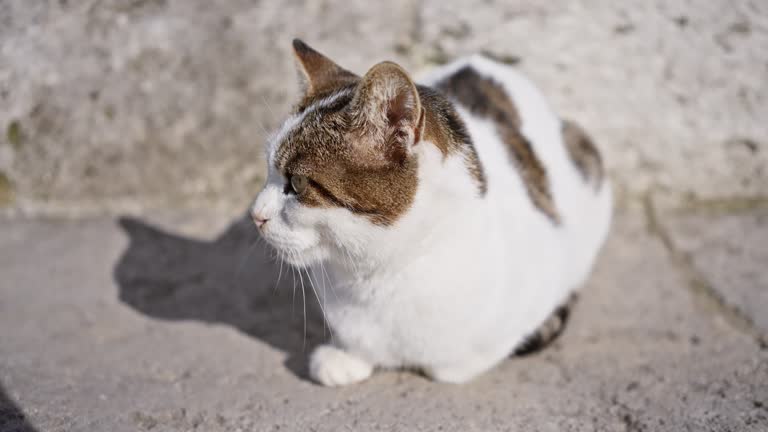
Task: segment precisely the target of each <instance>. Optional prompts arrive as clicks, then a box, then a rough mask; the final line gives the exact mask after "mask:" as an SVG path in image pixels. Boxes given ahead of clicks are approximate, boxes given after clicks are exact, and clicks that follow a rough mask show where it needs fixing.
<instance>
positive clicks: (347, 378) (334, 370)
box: [309, 345, 373, 387]
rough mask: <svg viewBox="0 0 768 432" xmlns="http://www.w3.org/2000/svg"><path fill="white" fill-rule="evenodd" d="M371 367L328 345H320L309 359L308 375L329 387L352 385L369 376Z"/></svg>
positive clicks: (371, 370)
mask: <svg viewBox="0 0 768 432" xmlns="http://www.w3.org/2000/svg"><path fill="white" fill-rule="evenodd" d="M372 372H373V366H371V365H370V364H368V363H366V362H365V361H364V360H362V359H360V358H358V357H355V356H354V355H352V354H349V353H347V352H345V351H342V350H340V349H338V348H336V347H333V346H330V345H321V346H319V347H317V348H316V349H315V351H314V352H313V353H312V355H311V356H310V358H309V375H310V376H311V377H312V379H313V380H315V381H317V382H318V383H320V384H322V385H324V386H329V387H336V386H344V385H349V384H354V383H357V382H360V381H363V380H364V379H366V378H368V377H370V376H371V373H372Z"/></svg>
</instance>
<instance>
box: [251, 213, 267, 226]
mask: <svg viewBox="0 0 768 432" xmlns="http://www.w3.org/2000/svg"><path fill="white" fill-rule="evenodd" d="M251 219H253V223H255V224H256V226H257V227H259V228H261V227H262V226H264V224H265V223H267V221H268V220H269V219H267V218H265V217H263V216H261V215H259V214H258V213H256V212H251Z"/></svg>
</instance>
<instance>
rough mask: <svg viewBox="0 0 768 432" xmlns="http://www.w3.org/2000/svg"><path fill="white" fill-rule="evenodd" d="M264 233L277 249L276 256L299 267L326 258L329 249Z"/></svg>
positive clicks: (263, 236) (271, 244)
mask: <svg viewBox="0 0 768 432" xmlns="http://www.w3.org/2000/svg"><path fill="white" fill-rule="evenodd" d="M265 234H266V233H262V238H263V239H264V240H266V241H267V243H268V244H269V245H270V246H272V248H273V249H274V250H275V255H276V258H277V259H278V260H279V261H280V262H286V263H288V264H290V265H292V266H294V267H297V268H306V267H309V266H311V265H313V264H316V263H318V262H320V261H323V260H325V258H326V257H327V251H326V250H325V248H323V247H322V246H320V245H317V244H310V245H306V244H297V242H291V241H287V240H285V239H279V238H274V237H272V236H270V235H265Z"/></svg>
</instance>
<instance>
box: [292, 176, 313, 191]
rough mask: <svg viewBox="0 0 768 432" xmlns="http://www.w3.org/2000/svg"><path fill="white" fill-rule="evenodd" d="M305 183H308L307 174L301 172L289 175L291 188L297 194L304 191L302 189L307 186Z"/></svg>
mask: <svg viewBox="0 0 768 432" xmlns="http://www.w3.org/2000/svg"><path fill="white" fill-rule="evenodd" d="M307 185H309V180H308V179H307V176H303V175H301V174H294V175H292V176H291V189H293V191H294V192H296V194H297V195H299V194H301V193H302V192H304V190H305V189H306V188H307Z"/></svg>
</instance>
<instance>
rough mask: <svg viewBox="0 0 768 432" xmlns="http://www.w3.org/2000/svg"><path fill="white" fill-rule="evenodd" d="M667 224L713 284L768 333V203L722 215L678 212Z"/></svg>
mask: <svg viewBox="0 0 768 432" xmlns="http://www.w3.org/2000/svg"><path fill="white" fill-rule="evenodd" d="M666 228H667V230H668V231H669V234H670V236H671V239H672V242H673V244H674V246H675V247H676V248H678V249H679V250H680V251H682V252H684V253H686V254H688V255H689V256H690V258H691V262H692V264H693V266H694V268H695V270H696V271H698V272H700V273H701V274H702V275H703V276H704V278H705V279H706V280H707V281H708V282H709V284H710V286H711V289H712V290H714V292H716V293H717V295H718V296H719V297H721V298H722V299H723V301H724V302H725V303H726V304H728V305H730V306H732V307H734V308H736V309H737V310H738V311H740V312H741V313H742V314H744V315H745V316H746V317H747V318H748V319H749V320H750V321H751V322H753V323H754V324H755V325H756V326H757V327H758V328H759V329H760V331H761V332H762V334H763V335H764V336H766V337H768V268H766V265H768V206H766V207H764V208H759V209H756V210H753V211H749V212H738V213H731V214H724V215H723V214H692V215H691V214H687V215H678V216H674V217H670V218H669V222H668V223H667V227H666ZM766 340H768V338H766Z"/></svg>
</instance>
